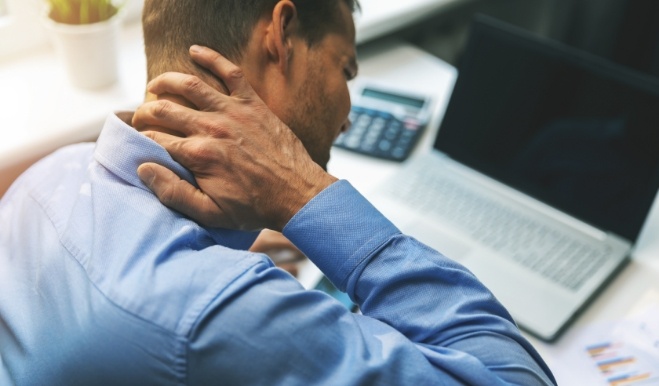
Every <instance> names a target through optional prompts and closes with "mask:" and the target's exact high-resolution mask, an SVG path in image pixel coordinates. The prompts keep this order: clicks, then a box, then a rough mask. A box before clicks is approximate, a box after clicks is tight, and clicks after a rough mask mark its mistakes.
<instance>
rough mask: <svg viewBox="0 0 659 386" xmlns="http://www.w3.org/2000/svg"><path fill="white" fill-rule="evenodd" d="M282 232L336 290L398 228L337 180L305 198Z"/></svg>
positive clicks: (347, 185) (356, 193) (343, 287)
mask: <svg viewBox="0 0 659 386" xmlns="http://www.w3.org/2000/svg"><path fill="white" fill-rule="evenodd" d="M283 233H284V236H286V237H287V238H288V239H289V240H290V241H291V242H292V243H293V244H295V246H296V247H297V248H299V249H300V250H301V251H302V252H303V253H304V254H305V255H306V256H307V257H309V259H311V261H313V262H314V264H316V266H317V267H318V268H319V269H320V270H321V271H322V272H323V273H324V274H325V276H327V278H328V279H330V280H331V281H332V283H333V284H334V285H335V286H336V287H337V288H338V289H339V290H341V291H346V283H347V282H348V279H349V277H350V275H351V274H352V273H353V272H354V271H355V269H356V268H357V267H358V266H360V265H362V264H366V263H367V262H368V260H369V259H370V258H371V257H372V256H373V254H374V252H375V251H377V250H378V248H380V247H381V246H382V245H383V244H384V243H385V242H387V241H388V240H389V239H390V238H391V237H392V236H394V235H397V234H400V231H399V230H398V228H396V227H395V226H394V225H393V224H392V223H391V222H390V221H389V220H387V218H386V217H384V216H383V215H382V214H381V213H380V212H379V211H378V210H377V209H376V208H375V207H374V206H373V205H371V203H370V202H368V200H366V198H364V196H362V195H361V194H360V193H359V192H358V191H357V190H356V189H355V188H353V187H352V185H351V184H350V183H349V182H348V181H345V180H341V181H337V182H335V183H334V184H332V185H330V186H329V187H327V188H326V189H325V190H323V191H322V192H320V194H318V195H317V196H316V197H314V198H313V199H312V200H311V201H309V202H308V203H307V205H305V206H304V207H303V208H302V209H301V210H300V211H299V212H298V213H297V214H296V215H295V216H293V218H292V219H291V220H290V221H289V222H288V224H287V225H286V227H284V230H283Z"/></svg>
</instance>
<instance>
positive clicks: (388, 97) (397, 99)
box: [362, 88, 426, 110]
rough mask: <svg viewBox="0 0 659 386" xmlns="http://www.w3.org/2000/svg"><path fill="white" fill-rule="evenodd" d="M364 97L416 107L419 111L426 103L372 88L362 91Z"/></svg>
mask: <svg viewBox="0 0 659 386" xmlns="http://www.w3.org/2000/svg"><path fill="white" fill-rule="evenodd" d="M362 96H364V97H370V98H377V99H382V100H385V101H387V102H393V103H397V104H401V105H405V106H408V107H414V108H415V109H417V110H418V109H420V108H422V107H423V105H424V104H425V103H426V102H425V101H424V100H423V99H416V98H410V97H406V96H402V95H397V94H389V93H386V92H382V91H378V90H373V89H371V88H364V90H363V91H362Z"/></svg>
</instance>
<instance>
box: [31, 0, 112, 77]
mask: <svg viewBox="0 0 659 386" xmlns="http://www.w3.org/2000/svg"><path fill="white" fill-rule="evenodd" d="M122 6H123V2H117V1H115V0H46V11H45V12H44V17H43V20H44V24H45V25H46V26H47V28H48V29H50V30H51V31H52V33H51V35H52V38H53V43H54V45H55V48H56V49H57V51H58V53H59V55H61V57H62V59H63V61H64V64H65V66H66V69H67V72H68V75H69V79H70V80H71V82H72V83H73V85H74V86H76V87H80V88H84V89H97V88H102V87H106V86H109V85H111V84H113V83H115V82H116V81H117V79H118V77H119V69H118V67H119V63H118V62H119V59H118V52H119V49H118V44H119V42H118V40H119V32H120V25H121V15H122V12H121V10H122Z"/></svg>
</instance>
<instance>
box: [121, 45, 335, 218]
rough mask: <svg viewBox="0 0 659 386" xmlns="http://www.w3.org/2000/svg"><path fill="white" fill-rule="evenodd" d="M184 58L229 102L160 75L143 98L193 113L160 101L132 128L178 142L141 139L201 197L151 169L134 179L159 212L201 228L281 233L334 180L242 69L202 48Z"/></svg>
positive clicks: (190, 80) (197, 83) (181, 77)
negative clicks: (219, 85) (184, 173)
mask: <svg viewBox="0 0 659 386" xmlns="http://www.w3.org/2000/svg"><path fill="white" fill-rule="evenodd" d="M190 54H191V56H192V58H193V59H194V60H195V61H196V62H197V63H198V64H200V65H202V66H204V67H206V68H208V69H209V70H210V71H211V72H213V74H215V75H216V76H217V77H218V78H219V79H220V80H221V81H222V82H224V84H225V85H226V87H227V91H228V95H224V94H223V93H221V92H219V91H217V90H215V89H213V88H212V87H210V86H209V85H207V84H206V83H204V82H202V81H201V80H200V79H199V78H197V77H195V76H192V75H185V74H179V73H166V74H163V75H161V76H159V77H157V78H155V79H154V80H152V81H151V82H150V83H149V85H148V91H149V92H151V93H153V94H156V95H174V96H180V97H183V98H184V99H186V100H188V101H189V102H190V103H192V104H193V105H194V106H195V107H196V108H197V109H198V110H195V109H192V108H188V107H185V106H181V105H178V104H175V103H173V102H171V101H168V100H164V99H160V100H157V101H154V102H148V103H145V104H144V105H142V106H141V107H140V108H139V109H138V110H137V111H136V113H135V116H134V118H133V126H134V127H135V128H137V129H138V130H139V129H148V128H150V127H160V128H163V129H165V130H166V131H169V132H175V133H181V134H182V135H184V136H185V137H184V138H182V137H177V136H173V135H169V134H165V133H163V132H159V131H146V132H145V135H147V136H148V137H150V138H151V139H153V140H154V141H156V142H158V143H159V144H160V145H162V146H163V147H164V148H165V149H167V151H168V152H169V153H170V154H171V155H172V157H173V158H174V159H175V160H176V161H177V162H179V163H181V164H182V165H183V166H184V167H186V168H188V169H189V170H190V171H191V172H192V173H193V174H194V175H195V178H196V180H197V183H198V184H199V187H200V190H199V189H196V188H195V187H194V186H192V185H190V184H189V183H187V182H186V181H184V180H181V179H180V178H179V177H178V176H177V175H175V174H174V173H173V172H171V171H170V170H168V169H166V168H164V167H162V166H160V165H157V164H153V163H147V164H143V165H141V166H140V167H139V168H138V174H139V176H140V178H141V179H142V181H143V182H144V183H145V184H146V185H147V186H149V188H150V189H151V190H153V191H154V193H155V194H156V195H157V196H158V198H159V199H160V200H161V201H162V202H163V204H165V205H167V206H168V207H170V208H173V209H175V210H177V211H179V212H181V213H183V214H185V215H187V216H190V217H191V218H193V219H195V220H197V221H198V222H200V223H202V224H204V225H206V226H211V227H223V228H232V229H243V230H246V229H249V230H253V229H261V228H270V229H274V230H282V229H283V227H284V226H285V225H286V223H288V221H289V220H290V219H291V217H293V215H295V213H297V212H298V211H299V210H300V209H301V208H302V207H303V206H304V205H305V204H306V203H307V202H309V200H311V199H312V198H313V197H315V196H316V195H317V194H318V193H320V192H321V191H322V190H323V189H325V188H326V187H327V186H329V185H331V184H332V183H333V182H334V181H336V178H334V177H332V176H330V175H329V174H327V173H326V172H325V171H324V170H323V169H322V168H321V167H320V166H319V165H317V164H316V163H314V162H313V161H312V160H311V157H310V156H309V154H308V153H307V151H306V149H305V148H304V146H303V145H302V143H301V142H300V140H299V139H298V138H297V137H296V136H295V135H294V134H293V132H292V131H291V130H290V129H289V128H288V127H287V126H286V125H285V124H284V123H283V122H282V121H281V120H279V118H277V116H275V115H274V113H272V111H270V109H268V107H267V106H266V105H265V103H264V102H263V101H262V100H261V98H259V96H258V95H256V93H255V91H254V90H253V89H252V87H251V86H250V85H249V83H248V82H247V80H246V79H245V77H244V75H243V72H242V71H241V70H240V68H238V67H236V66H235V65H234V64H233V63H231V62H229V61H228V60H227V59H225V58H224V57H222V56H221V55H220V54H218V53H216V52H214V51H212V50H210V49H208V48H202V47H196V46H195V47H192V48H191V49H190Z"/></svg>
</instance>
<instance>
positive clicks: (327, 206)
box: [284, 181, 551, 385]
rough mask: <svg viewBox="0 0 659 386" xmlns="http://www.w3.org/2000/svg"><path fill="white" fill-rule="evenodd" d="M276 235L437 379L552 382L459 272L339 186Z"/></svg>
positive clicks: (488, 297)
mask: <svg viewBox="0 0 659 386" xmlns="http://www.w3.org/2000/svg"><path fill="white" fill-rule="evenodd" d="M284 233H285V235H286V236H287V237H288V238H289V239H291V241H293V242H294V243H295V244H296V246H297V247H298V248H300V249H301V250H302V251H303V252H304V253H305V254H306V255H307V256H308V257H309V258H310V259H312V260H313V261H314V263H315V264H316V265H317V266H318V267H319V268H320V269H321V270H322V271H323V272H324V273H325V274H326V275H327V276H328V277H329V278H330V279H331V280H332V281H333V282H334V284H335V285H336V286H337V287H338V288H339V289H341V290H343V291H346V292H347V293H348V294H349V295H350V296H351V298H352V299H353V301H355V302H356V303H357V304H359V306H360V309H361V311H362V313H363V314H364V315H366V316H369V317H372V318H375V319H378V320H380V321H382V322H384V323H386V324H388V325H390V326H392V327H394V328H395V329H396V330H398V331H399V332H401V333H402V334H403V335H405V336H406V337H407V338H408V339H409V340H410V341H412V342H414V343H416V344H417V345H418V346H419V349H421V350H422V351H423V352H424V355H426V357H427V358H428V360H429V361H431V363H433V365H434V366H435V367H437V368H440V369H441V370H442V371H443V372H449V373H455V375H456V377H457V378H459V379H461V380H462V381H465V382H467V383H469V384H488V383H486V382H496V383H502V384H505V383H508V382H510V383H517V384H525V385H533V384H551V381H550V376H551V375H548V374H550V372H549V370H548V369H547V367H546V366H545V365H544V363H543V362H542V359H541V358H540V357H539V356H538V355H537V353H536V352H535V350H534V349H533V348H532V347H531V346H530V345H529V344H528V342H527V341H526V340H525V339H524V338H523V337H522V336H521V335H520V333H519V330H518V329H517V327H516V326H515V325H514V323H513V322H512V319H511V318H510V315H509V314H508V313H507V312H506V310H505V309H504V308H503V307H502V306H501V305H500V304H499V302H498V301H497V300H496V299H495V298H494V297H493V296H492V294H491V293H490V292H489V291H488V290H487V289H486V288H485V287H484V286H483V285H482V284H481V283H480V282H479V281H478V280H477V279H476V278H475V277H474V276H473V275H472V274H471V273H470V272H469V271H468V270H466V269H465V268H464V267H462V266H460V265H459V264H457V263H455V262H453V261H451V260H450V259H448V258H446V257H444V256H442V255H441V254H440V253H438V252H436V251H434V250H432V249H430V248H428V247H426V246H425V245H423V244H421V243H419V242H418V241H416V240H414V239H412V238H410V237H407V236H404V235H401V234H400V232H398V230H397V229H396V228H395V227H394V226H393V225H392V224H391V223H390V222H389V221H387V220H386V219H384V218H383V217H382V215H381V214H380V213H379V212H377V210H376V209H375V208H373V207H372V206H371V205H370V204H369V203H368V202H367V201H366V200H365V199H364V198H363V197H361V196H360V195H359V194H358V193H357V192H356V191H355V190H354V189H353V188H352V187H351V186H350V185H349V184H348V183H347V182H345V181H340V182H337V183H335V184H334V185H332V186H330V187H329V188H328V189H326V190H325V191H323V192H322V193H321V194H320V195H319V196H317V197H316V198H314V200H312V201H311V202H310V203H309V204H308V205H307V206H306V207H305V208H303V209H302V210H301V211H300V212H299V213H298V214H297V215H296V216H295V217H294V218H293V219H292V220H291V222H290V223H289V224H288V225H287V226H286V228H285V229H284ZM501 353H505V355H501ZM513 368H514V370H511V369H513ZM496 383H490V384H496Z"/></svg>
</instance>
